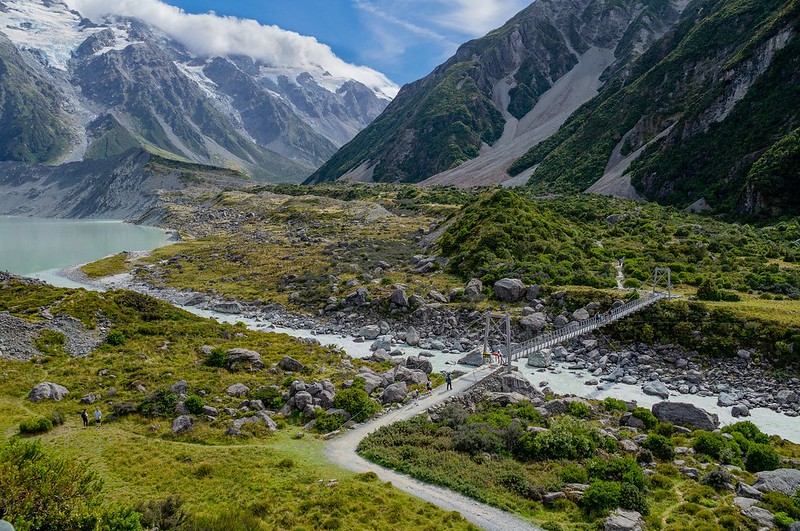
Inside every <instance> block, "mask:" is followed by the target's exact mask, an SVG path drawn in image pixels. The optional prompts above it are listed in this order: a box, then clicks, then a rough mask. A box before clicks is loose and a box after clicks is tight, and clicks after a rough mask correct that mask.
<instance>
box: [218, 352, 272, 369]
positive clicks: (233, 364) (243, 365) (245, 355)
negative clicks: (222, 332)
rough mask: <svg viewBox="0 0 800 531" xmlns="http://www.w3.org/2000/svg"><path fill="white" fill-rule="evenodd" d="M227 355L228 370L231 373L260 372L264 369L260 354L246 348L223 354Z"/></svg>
mask: <svg viewBox="0 0 800 531" xmlns="http://www.w3.org/2000/svg"><path fill="white" fill-rule="evenodd" d="M225 353H226V354H227V355H228V368H229V369H230V370H232V371H260V370H261V369H263V368H264V362H263V361H261V354H259V353H258V352H256V351H255V350H248V349H246V348H232V349H229V350H227V351H226V352H225Z"/></svg>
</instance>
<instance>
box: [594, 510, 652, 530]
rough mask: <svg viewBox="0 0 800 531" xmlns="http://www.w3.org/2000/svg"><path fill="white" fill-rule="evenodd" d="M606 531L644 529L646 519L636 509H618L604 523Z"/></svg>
mask: <svg viewBox="0 0 800 531" xmlns="http://www.w3.org/2000/svg"><path fill="white" fill-rule="evenodd" d="M603 529H604V531H642V530H643V529H644V519H643V518H642V515H641V514H639V513H637V512H636V511H625V510H623V509H616V510H615V511H614V512H613V513H611V516H609V517H608V518H606V520H605V522H604V523H603Z"/></svg>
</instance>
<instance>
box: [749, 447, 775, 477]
mask: <svg viewBox="0 0 800 531" xmlns="http://www.w3.org/2000/svg"><path fill="white" fill-rule="evenodd" d="M780 464H781V458H780V456H779V455H778V452H776V451H775V449H774V448H773V447H771V446H769V445H768V444H758V443H756V444H752V445H750V449H749V450H747V456H746V457H745V466H746V468H747V471H748V472H763V471H765V470H775V469H776V468H778V466H779V465H780Z"/></svg>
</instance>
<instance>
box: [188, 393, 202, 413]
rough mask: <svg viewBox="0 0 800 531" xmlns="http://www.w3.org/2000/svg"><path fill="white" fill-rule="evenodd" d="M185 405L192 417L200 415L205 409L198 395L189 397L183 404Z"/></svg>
mask: <svg viewBox="0 0 800 531" xmlns="http://www.w3.org/2000/svg"><path fill="white" fill-rule="evenodd" d="M183 405H184V406H186V409H187V410H189V413H191V414H192V415H199V414H200V413H202V412H203V407H204V406H205V404H204V403H203V399H202V398H200V397H199V396H198V395H189V397H188V398H187V399H186V400H185V401H184V402H183Z"/></svg>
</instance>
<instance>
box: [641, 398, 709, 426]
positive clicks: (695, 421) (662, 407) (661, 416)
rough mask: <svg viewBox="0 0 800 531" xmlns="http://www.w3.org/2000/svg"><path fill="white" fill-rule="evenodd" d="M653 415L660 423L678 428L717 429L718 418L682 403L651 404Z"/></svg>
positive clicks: (691, 405)
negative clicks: (666, 423) (670, 424)
mask: <svg viewBox="0 0 800 531" xmlns="http://www.w3.org/2000/svg"><path fill="white" fill-rule="evenodd" d="M652 411H653V415H655V416H656V418H657V419H658V420H660V421H661V422H669V423H672V424H677V425H678V426H686V427H693V428H697V429H700V430H707V431H713V430H715V429H717V428H718V427H719V417H718V416H717V415H714V414H712V413H709V412H708V411H706V410H704V409H700V408H699V407H697V406H695V405H693V404H686V403H684V402H658V403H656V404H653V408H652Z"/></svg>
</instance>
